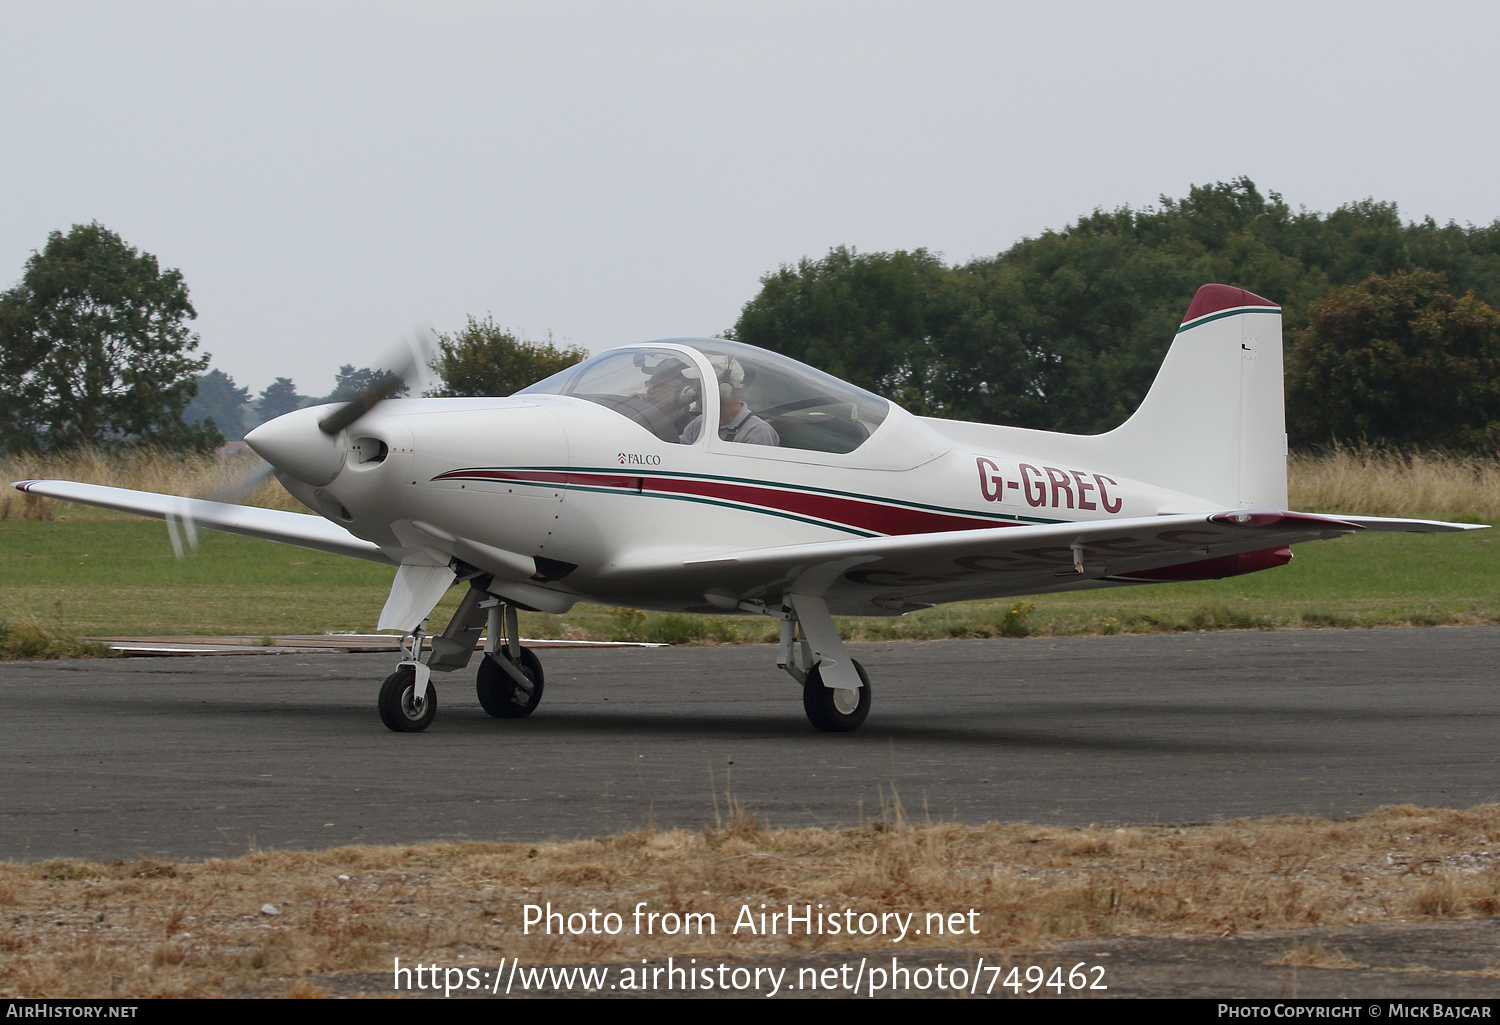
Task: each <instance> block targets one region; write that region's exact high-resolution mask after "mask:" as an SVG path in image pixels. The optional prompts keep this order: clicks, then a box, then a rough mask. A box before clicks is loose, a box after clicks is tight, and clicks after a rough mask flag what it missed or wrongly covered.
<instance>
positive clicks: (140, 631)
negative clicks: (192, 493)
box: [0, 517, 1500, 643]
mask: <svg viewBox="0 0 1500 1025" xmlns="http://www.w3.org/2000/svg"><path fill="white" fill-rule="evenodd" d="M1497 571H1500V536H1497V535H1496V534H1495V533H1493V532H1491V531H1475V532H1472V533H1466V534H1447V535H1422V534H1381V535H1369V536H1365V537H1353V538H1343V539H1339V540H1334V541H1318V542H1313V543H1310V544H1306V545H1301V546H1299V547H1298V548H1297V555H1296V558H1295V559H1293V560H1292V563H1291V565H1289V566H1285V567H1282V568H1279V569H1274V570H1267V571H1265V572H1262V573H1255V574H1250V575H1248V576H1243V577H1233V578H1230V579H1227V580H1210V581H1193V582H1189V583H1180V584H1153V585H1147V586H1143V587H1131V588H1113V589H1110V590H1106V591H1093V592H1087V593H1081V594H1072V595H1043V596H1038V597H1035V598H1030V599H1025V600H1021V601H1015V600H1008V601H990V602H966V603H961V604H955V605H949V606H943V607H940V608H936V609H929V610H926V611H923V612H918V613H913V614H911V615H908V616H900V617H872V618H869V619H862V618H861V619H845V620H842V621H841V624H840V625H841V627H842V629H843V631H844V632H845V634H846V636H849V637H853V638H856V639H889V638H911V639H930V638H935V637H991V636H1026V635H1028V634H1032V635H1059V634H1082V633H1131V632H1152V631H1162V630H1198V629H1225V628H1286V627H1308V626H1377V625H1434V624H1457V623H1462V624H1480V623H1496V622H1500V583H1497V581H1500V575H1497ZM391 573H392V571H391V570H389V569H386V568H383V567H380V566H377V565H374V564H370V563H365V562H360V561H357V560H354V559H344V558H340V557H338V556H333V555H323V554H319V553H317V552H310V551H306V550H304V549H300V548H291V547H288V546H286V545H278V544H274V543H272V542H267V541H257V540H254V539H251V538H244V537H238V536H235V535H229V534H217V533H212V532H205V533H204V535H203V537H202V544H201V548H200V549H199V551H198V553H197V554H196V555H194V556H192V557H190V558H186V559H181V560H178V559H176V558H174V557H173V554H172V548H171V546H170V544H169V543H168V541H167V536H166V528H165V527H164V526H163V525H162V524H160V523H158V522H155V521H150V520H139V519H123V518H122V519H78V520H73V519H64V518H61V517H59V518H55V519H53V520H51V521H44V522H38V521H25V520H22V521H16V520H9V521H3V522H0V616H3V617H4V618H5V619H7V620H10V621H11V622H13V623H34V624H39V625H41V626H42V627H45V628H46V629H47V630H49V631H51V632H54V633H58V634H64V635H72V636H83V637H87V636H114V635H151V636H159V635H170V634H249V635H272V634H292V633H323V632H328V631H334V632H349V631H353V632H368V631H370V630H371V629H373V627H374V624H375V620H376V618H377V617H378V615H379V612H380V607H381V605H382V604H383V603H384V601H385V595H386V591H387V590H388V588H389V586H390V579H391ZM457 590H458V589H455V590H454V593H453V594H451V595H450V596H449V598H448V604H450V605H451V604H452V603H453V602H455V601H456V600H457V597H458V594H457ZM1016 610H1019V612H1017V611H1016ZM441 618H442V610H440V611H439V613H438V615H436V616H434V620H435V621H437V620H439V619H441ZM523 629H524V632H525V633H526V635H527V636H531V637H570V638H577V639H596V640H617V639H627V640H666V641H670V642H674V643H737V642H738V643H744V642H759V641H767V640H771V639H773V638H774V634H775V624H774V623H772V622H771V621H769V620H764V619H761V618H759V617H749V616H735V617H714V616H672V615H659V614H650V615H648V614H646V613H640V612H632V611H628V610H610V609H604V608H600V607H597V606H587V605H581V606H579V607H578V608H577V609H575V610H574V611H573V612H571V613H569V614H567V615H564V616H548V615H527V616H525V619H524V622H523Z"/></svg>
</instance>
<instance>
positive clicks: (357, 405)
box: [318, 330, 431, 437]
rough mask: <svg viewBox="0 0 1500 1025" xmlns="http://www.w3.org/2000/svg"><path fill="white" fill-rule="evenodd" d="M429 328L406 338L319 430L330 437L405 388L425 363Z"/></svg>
mask: <svg viewBox="0 0 1500 1025" xmlns="http://www.w3.org/2000/svg"><path fill="white" fill-rule="evenodd" d="M430 334H431V332H430V331H425V330H419V331H417V332H414V334H413V336H412V337H411V338H410V339H408V341H407V343H406V345H405V347H404V349H403V350H402V351H401V352H400V353H399V355H397V356H396V357H395V359H394V360H392V361H391V362H392V363H393V365H394V369H391V370H387V371H385V372H384V373H383V374H381V375H380V376H379V377H377V378H376V379H375V380H374V381H372V382H371V383H370V385H369V387H367V388H366V389H365V390H364V391H362V392H360V394H358V395H356V396H355V397H354V398H352V399H350V400H349V401H348V402H345V403H344V404H343V405H342V406H340V407H339V408H338V409H335V410H334V411H333V412H332V413H329V414H328V415H327V416H325V417H324V418H323V419H321V420H319V421H318V429H319V430H320V431H322V432H323V433H324V434H327V435H329V436H330V437H331V436H333V435H336V434H338V433H339V432H340V431H343V430H347V429H348V428H350V427H352V426H354V424H355V423H356V422H357V421H358V420H359V418H360V417H362V416H364V415H365V414H366V413H368V412H369V411H370V410H372V409H374V408H375V407H376V406H378V405H380V403H382V402H384V401H385V400H386V399H388V398H390V397H391V396H393V395H395V394H396V393H398V392H403V391H405V390H406V389H407V388H408V387H409V386H410V384H411V382H412V381H413V380H414V379H415V378H416V377H417V376H418V373H419V371H420V370H421V369H422V368H423V367H424V366H425V365H426V363H427V351H428V349H429V348H430V345H429V343H428V335H430Z"/></svg>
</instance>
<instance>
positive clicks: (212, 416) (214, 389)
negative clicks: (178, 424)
mask: <svg viewBox="0 0 1500 1025" xmlns="http://www.w3.org/2000/svg"><path fill="white" fill-rule="evenodd" d="M249 401H250V389H249V388H238V387H236V386H235V383H234V378H232V377H230V376H229V375H228V374H226V373H224V372H223V371H222V370H210V371H209V372H208V373H206V374H204V375H203V376H202V377H200V378H198V394H197V395H195V396H194V397H193V401H192V402H189V403H188V404H187V408H186V409H184V410H183V411H182V418H183V419H184V420H186V421H187V422H188V423H190V424H212V425H213V426H214V427H215V428H217V429H218V430H219V431H220V432H221V433H222V434H223V435H224V438H225V440H227V441H243V440H244V439H245V403H247V402H249Z"/></svg>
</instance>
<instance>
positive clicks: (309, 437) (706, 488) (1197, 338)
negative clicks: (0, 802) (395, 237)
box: [15, 285, 1471, 732]
mask: <svg viewBox="0 0 1500 1025" xmlns="http://www.w3.org/2000/svg"><path fill="white" fill-rule="evenodd" d="M705 383H707V387H705V386H704V385H705ZM393 387H394V383H393V384H392V386H391V387H388V388H386V389H384V393H385V394H389V392H390V390H392V389H393ZM704 424H718V425H720V426H719V428H718V430H717V431H715V430H705V429H703V426H704ZM246 441H248V442H249V444H250V447H251V448H253V449H254V450H255V451H256V452H257V453H259V454H260V455H261V456H262V457H264V458H265V459H266V460H267V462H269V463H270V464H271V466H272V467H274V468H275V470H276V471H277V476H278V477H279V479H280V480H281V482H282V483H283V484H284V485H285V486H286V488H287V489H288V490H289V491H290V492H291V493H292V494H293V495H295V496H296V497H297V499H298V500H299V501H301V502H302V503H303V504H305V505H306V506H308V508H310V509H313V510H314V511H316V512H318V513H319V514H320V515H321V517H322V518H321V519H319V518H316V517H311V516H307V515H304V514H299V513H289V512H275V511H270V510H265V509H254V508H249V507H245V506H239V505H226V504H223V503H217V502H208V501H202V500H194V499H184V498H178V497H174V496H170V495H156V494H149V493H145V492H138V491H127V490H123V489H118V488H107V487H100V486H96V485H89V484H74V483H67V482H61V481H22V482H20V483H18V484H16V485H15V486H16V487H17V488H19V489H21V490H22V491H25V492H28V493H31V494H38V495H47V496H50V497H53V498H60V499H66V500H69V501H74V502H84V503H88V504H93V505H100V506H105V507H108V508H112V509H121V510H126V511H129V512H136V513H143V514H145V515H148V516H157V517H162V518H166V519H168V520H169V521H170V520H172V519H181V520H190V521H195V522H196V523H197V524H198V525H201V526H205V527H210V528H213V529H217V530H226V531H231V532H234V533H238V534H248V535H250V536H252V537H261V538H268V539H270V540H274V541H283V542H286V543H288V544H294V545H301V546H302V547H305V548H312V549H316V550H319V551H324V552H334V553H337V554H340V555H349V556H353V557H355V558H360V559H368V560H371V561H374V562H381V563H386V564H389V565H393V566H395V567H397V569H396V577H395V582H394V583H393V585H392V587H391V593H390V598H389V600H388V601H387V602H386V604H385V608H384V610H383V611H382V612H381V615H380V623H379V629H382V630H386V629H397V630H401V631H402V632H403V640H402V661H401V663H400V665H399V666H398V668H397V669H396V672H395V673H393V674H392V675H391V676H390V678H389V679H387V680H386V681H385V683H384V685H383V686H382V687H381V690H380V697H379V708H380V714H381V718H382V719H383V720H384V722H385V724H386V725H387V726H388V727H390V728H391V729H393V730H398V731H416V730H423V729H426V728H427V726H428V725H429V724H430V723H431V722H432V720H433V715H434V713H435V711H436V707H437V698H436V692H435V688H434V686H433V683H432V680H431V678H430V676H431V673H433V672H434V671H437V672H451V671H454V670H457V669H462V668H463V667H465V666H466V665H468V663H469V661H470V659H471V657H472V655H473V653H474V650H475V648H476V646H477V643H478V640H479V634H480V631H481V630H486V629H487V632H488V638H487V641H486V644H485V649H484V656H483V659H482V661H481V662H480V666H479V674H478V691H479V700H480V703H481V704H482V705H483V706H484V708H485V710H486V711H487V712H488V713H489V714H490V715H493V716H497V717H501V718H520V717H523V716H526V715H529V714H530V713H531V712H532V711H533V710H534V709H535V708H536V707H537V703H538V702H539V701H540V700H541V697H542V684H543V675H542V667H541V664H540V663H539V662H538V660H537V658H536V656H535V655H534V654H533V653H532V652H531V651H530V650H528V649H525V648H522V647H521V646H520V643H519V633H518V629H517V625H516V610H517V609H518V608H519V609H531V610H540V611H545V612H553V613H561V612H566V611H567V610H568V609H570V608H571V607H572V606H573V604H574V603H575V602H579V601H591V602H602V603H605V604H609V605H624V606H632V607H636V608H642V609H654V610H661V611H673V612H712V613H719V614H723V613H746V614H755V615H764V616H770V617H773V618H775V619H779V620H780V621H781V645H780V649H779V657H778V659H777V664H778V665H779V666H780V667H781V668H782V669H784V670H786V671H787V672H788V673H789V674H791V676H792V677H793V679H795V680H796V681H797V682H798V683H799V684H800V685H801V687H802V695H803V698H802V700H803V707H804V709H805V710H806V713H807V717H808V719H809V720H810V721H811V722H812V724H813V725H814V726H815V727H817V728H818V729H820V730H824V731H830V732H843V731H849V730H854V729H857V728H858V727H859V726H860V724H861V723H862V722H864V719H865V716H866V714H867V713H868V711H869V708H870V681H869V678H868V677H867V676H866V674H865V671H864V669H863V668H862V667H861V666H860V665H859V663H858V662H855V661H854V660H853V659H851V658H849V656H848V655H847V654H846V653H845V650H844V645H843V643H842V642H841V641H840V639H839V635H838V631H837V630H836V629H835V627H834V623H833V618H832V617H833V616H835V615H860V616H871V615H876V616H891V615H900V614H902V613H905V612H910V611H912V610H914V609H924V608H928V607H930V606H932V605H936V604H938V603H940V602H951V601H963V600H969V599H976V598H999V597H1004V596H1011V595H1029V594H1041V593H1046V592H1053V591H1075V590H1083V589H1087V588H1097V587H1115V586H1121V585H1125V584H1144V583H1153V582H1160V581H1172V580H1201V579H1209V578H1217V577H1227V576H1234V575H1236V574H1241V573H1251V572H1255V571H1257V570H1262V569H1267V568H1270V567H1273V566H1280V565H1283V564H1284V563H1286V562H1287V561H1288V560H1289V559H1290V558H1291V551H1290V549H1289V548H1288V547H1287V546H1288V545H1290V544H1292V543H1295V542H1298V541H1310V540H1314V539H1318V538H1331V537H1338V536H1340V535H1344V534H1351V533H1356V532H1359V531H1365V530H1374V531H1417V532H1429V531H1449V530H1463V529H1469V527H1470V526H1471V525H1466V524H1456V523H1440V522H1435V521H1427V520H1401V519H1386V518H1376V517H1367V516H1322V515H1313V514H1309V513H1298V512H1287V511H1285V509H1286V506H1287V484H1286V433H1285V418H1284V414H1283V387H1282V358H1281V310H1280V308H1279V307H1278V306H1276V305H1275V304H1273V303H1270V302H1268V301H1266V300H1264V299H1262V298H1260V297H1259V296H1256V295H1252V294H1251V293H1249V292H1246V291H1244V290H1243V289H1239V288H1233V287H1230V286H1227V285H1205V286H1203V287H1202V288H1201V289H1199V291H1198V294H1197V296H1196V297H1195V298H1194V299H1193V303H1192V306H1191V307H1190V308H1189V309H1188V313H1187V317H1186V318H1185V319H1184V321H1183V323H1182V327H1181V328H1180V329H1179V330H1178V332H1177V336H1176V339H1175V340H1174V341H1173V343H1172V346H1171V349H1170V351H1169V352H1168V353H1167V358H1166V361H1165V362H1164V363H1163V364H1162V368H1161V371H1160V372H1159V373H1158V375H1157V378H1156V380H1155V382H1154V383H1153V384H1152V386H1151V390H1150V392H1149V393H1148V394H1147V396H1146V398H1145V401H1144V402H1142V404H1141V406H1140V408H1139V409H1138V410H1137V411H1136V412H1135V414H1134V415H1133V416H1131V418H1130V419H1129V420H1128V421H1126V422H1125V423H1124V424H1123V425H1122V426H1120V427H1118V428H1116V429H1115V430H1112V431H1109V432H1108V433H1105V434H1100V435H1096V436H1088V437H1085V436H1079V435H1068V434H1053V433H1048V432H1044V431H1034V430H1025V429H1022V428H1017V427H999V426H991V425H987V424H978V423H960V422H957V421H951V420H938V419H931V418H925V417H918V416H914V415H912V414H911V413H908V412H907V411H906V410H904V409H902V408H901V407H899V406H897V405H895V404H893V403H891V402H889V401H887V400H886V399H883V398H880V397H879V396H876V395H872V394H870V393H869V392H866V391H864V390H862V389H860V388H857V387H854V386H853V385H850V384H848V383H846V382H844V381H841V380H838V379H837V378H834V377H831V376H829V375H827V374H824V373H822V372H821V371H818V370H814V369H813V368H811V367H808V366H805V365H803V364H801V363H798V362H796V361H794V360H791V359H789V358H787V357H785V356H781V355H778V354H776V353H774V352H769V351H766V350H763V349H758V348H754V347H752V346H748V345H742V344H738V343H735V342H729V341H723V340H717V339H715V340H706V339H674V340H671V341H660V342H651V343H649V344H646V345H637V346H629V347H625V348H618V349H611V350H609V351H607V352H602V353H600V354H599V355H597V356H594V357H592V358H590V359H588V360H586V361H584V362H582V363H580V364H578V365H576V366H573V367H570V368H569V369H567V370H564V371H563V372H561V373H559V374H556V375H554V376H552V377H549V378H547V379H546V380H544V381H541V382H539V383H537V384H534V385H532V386H531V387H529V388H526V389H523V390H522V391H520V392H517V393H516V394H515V395H513V396H511V397H509V398H482V399H383V398H382V396H381V394H378V393H372V394H370V395H368V396H366V397H365V398H364V399H362V400H355V401H353V402H350V403H347V404H344V405H341V406H320V407H314V408H309V409H301V410H298V411H296V412H293V413H288V414H286V415H285V416H281V417H278V418H276V419H275V420H272V421H270V422H268V423H265V424H262V425H261V426H260V427H257V428H256V429H255V430H254V431H252V432H251V433H250V435H249V436H248V437H247V438H246ZM455 582H461V583H464V584H466V585H467V586H468V591H467V593H466V594H465V596H464V598H463V600H462V602H461V603H460V604H459V606H458V610H457V611H456V612H455V613H454V615H453V618H452V620H451V621H450V622H449V623H448V625H447V627H446V629H444V630H443V632H442V634H441V635H439V636H436V637H433V638H432V654H431V657H430V658H429V659H428V661H427V662H426V663H423V662H422V661H421V653H422V643H421V641H422V637H423V635H424V633H425V631H426V625H427V620H428V617H429V616H430V615H431V613H432V610H433V608H434V607H435V606H436V605H437V603H438V601H439V599H440V598H441V597H442V595H443V593H444V592H445V591H447V589H448V588H449V587H450V586H451V585H452V584H454V583H455Z"/></svg>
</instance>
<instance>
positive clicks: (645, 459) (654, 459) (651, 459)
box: [620, 452, 661, 466]
mask: <svg viewBox="0 0 1500 1025" xmlns="http://www.w3.org/2000/svg"><path fill="white" fill-rule="evenodd" d="M620 465H621V466H660V465H661V456H643V455H641V454H640V453H638V452H621V453H620Z"/></svg>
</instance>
